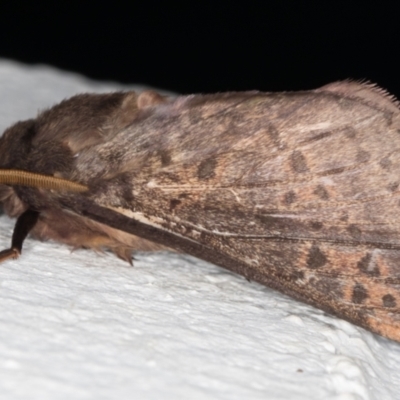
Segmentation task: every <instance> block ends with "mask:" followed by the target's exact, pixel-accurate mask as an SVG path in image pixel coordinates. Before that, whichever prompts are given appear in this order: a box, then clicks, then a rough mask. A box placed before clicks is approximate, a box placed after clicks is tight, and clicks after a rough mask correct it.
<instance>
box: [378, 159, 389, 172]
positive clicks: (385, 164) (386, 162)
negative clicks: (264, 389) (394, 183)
mask: <svg viewBox="0 0 400 400" xmlns="http://www.w3.org/2000/svg"><path fill="white" fill-rule="evenodd" d="M379 165H380V166H381V167H382V168H383V169H385V170H388V169H390V167H391V166H392V162H391V161H390V159H389V158H388V157H385V158H382V160H380V161H379Z"/></svg>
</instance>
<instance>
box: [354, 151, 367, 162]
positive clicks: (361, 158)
mask: <svg viewBox="0 0 400 400" xmlns="http://www.w3.org/2000/svg"><path fill="white" fill-rule="evenodd" d="M370 158H371V154H369V153H368V151H366V150H363V149H360V150H358V152H357V155H356V161H357V162H360V163H362V162H367V161H368V160H369V159H370Z"/></svg>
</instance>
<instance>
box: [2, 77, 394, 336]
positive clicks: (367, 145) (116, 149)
mask: <svg viewBox="0 0 400 400" xmlns="http://www.w3.org/2000/svg"><path fill="white" fill-rule="evenodd" d="M0 154H1V161H0V167H1V170H0V182H1V184H0V201H1V202H2V203H3V208H4V210H5V211H6V213H7V214H8V215H10V216H12V217H17V218H18V220H17V223H16V226H15V230H14V234H13V239H12V245H11V248H10V249H8V250H4V251H3V252H1V253H0V260H5V259H7V258H16V257H18V255H19V254H20V252H21V248H22V243H23V241H24V239H25V237H26V236H27V234H28V233H29V232H31V233H32V236H34V237H37V238H40V239H54V240H58V241H60V242H63V243H66V244H68V245H70V246H73V247H88V248H94V249H103V248H106V249H110V250H112V251H113V252H114V253H116V254H117V255H118V256H119V257H121V258H123V259H125V260H127V261H130V260H131V254H132V251H134V250H156V249H162V248H170V249H174V250H177V251H182V252H187V253H189V254H192V255H194V256H196V257H199V258H202V259H204V260H207V261H210V262H213V263H215V264H218V265H220V266H223V267H225V268H228V269H230V270H232V271H235V272H237V273H239V274H242V275H244V276H245V277H246V278H248V279H252V280H255V281H258V282H261V283H263V284H265V285H267V286H269V287H271V288H274V289H277V290H279V291H281V292H283V293H286V294H288V295H290V296H292V297H294V298H296V299H299V300H302V301H304V302H306V303H309V304H312V305H314V306H315V307H318V308H320V309H322V310H325V311H327V312H329V313H331V314H334V315H336V316H338V317H340V318H344V319H346V320H348V321H351V322H353V323H355V324H357V325H360V326H362V327H364V328H366V329H369V330H371V331H373V332H376V333H378V334H380V335H383V336H386V337H388V338H391V339H394V340H397V341H400V309H399V307H400V213H399V210H400V190H399V183H400V110H399V106H398V104H397V102H396V101H394V100H393V99H392V98H391V97H390V96H388V95H387V94H386V93H385V92H384V91H383V90H381V89H379V88H378V87H376V86H373V85H370V84H359V83H355V82H337V83H333V84H330V85H327V86H324V87H322V88H320V89H317V90H313V91H306V92H294V93H258V92H244V93H223V94H215V95H192V96H182V97H177V98H164V97H162V96H160V95H158V94H157V93H154V92H151V91H147V92H143V93H142V94H139V95H137V94H136V93H134V92H127V93H113V94H104V95H97V94H84V95H79V96H75V97H73V98H71V99H69V100H65V101H63V102H62V103H60V104H59V105H57V106H55V107H53V108H51V109H49V110H47V111H44V112H43V113H41V114H40V115H39V116H38V117H37V118H36V119H31V120H27V121H23V122H19V123H17V124H15V125H14V126H12V127H11V128H9V129H7V130H6V131H5V133H4V135H3V137H2V138H1V139H0Z"/></svg>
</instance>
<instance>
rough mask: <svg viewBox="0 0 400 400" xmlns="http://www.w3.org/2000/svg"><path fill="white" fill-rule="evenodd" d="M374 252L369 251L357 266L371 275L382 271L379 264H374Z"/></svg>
mask: <svg viewBox="0 0 400 400" xmlns="http://www.w3.org/2000/svg"><path fill="white" fill-rule="evenodd" d="M371 261H372V254H371V253H367V254H366V255H365V256H364V257H363V258H361V260H360V261H359V262H358V263H357V268H358V269H359V270H360V271H361V272H362V273H364V274H366V275H370V276H379V275H380V274H381V273H380V271H379V268H378V266H377V265H372V264H371Z"/></svg>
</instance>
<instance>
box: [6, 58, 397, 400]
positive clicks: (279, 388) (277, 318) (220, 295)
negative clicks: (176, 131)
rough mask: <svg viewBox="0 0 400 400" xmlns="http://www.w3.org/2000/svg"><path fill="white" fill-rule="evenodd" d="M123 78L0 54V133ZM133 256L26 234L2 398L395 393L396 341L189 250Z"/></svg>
mask: <svg viewBox="0 0 400 400" xmlns="http://www.w3.org/2000/svg"><path fill="white" fill-rule="evenodd" d="M133 79H134V77H133ZM121 88H128V87H126V86H125V87H123V86H121V85H118V84H112V83H107V84H106V83H97V82H92V81H89V80H87V79H85V78H83V77H81V76H78V75H75V74H71V73H66V72H61V71H57V70H55V69H53V68H49V67H45V66H37V67H28V66H23V65H20V64H17V63H13V62H10V61H7V60H0V130H1V131H3V130H4V128H6V127H7V126H8V125H10V124H11V123H13V122H15V121H17V120H20V119H26V118H30V117H34V116H35V115H36V113H37V111H38V110H40V109H43V108H47V107H50V106H51V105H53V104H55V103H56V102H59V101H60V100H62V99H64V98H66V97H69V96H71V95H73V94H76V93H79V92H87V91H96V92H98V91H110V90H116V89H121ZM136 88H137V86H136ZM0 224H1V229H0V248H1V249H2V248H6V247H8V246H9V244H10V238H11V234H12V229H13V225H14V221H12V220H10V219H8V218H6V217H5V216H3V217H1V218H0ZM135 257H136V261H135V266H134V267H133V268H132V267H130V266H128V265H127V264H126V263H124V262H122V261H121V260H119V259H117V258H116V257H115V256H113V255H111V254H104V255H98V254H95V253H94V252H92V251H85V250H79V251H75V252H73V253H71V251H70V249H68V248H67V247H65V246H62V245H59V244H57V243H41V242H38V241H35V240H33V239H27V240H26V242H25V245H24V251H23V255H22V257H21V258H20V259H19V260H18V261H9V262H6V263H4V264H2V265H1V266H0V398H1V399H7V400H14V399H24V400H25V399H30V400H34V399H40V400H46V399H68V400H70V399H96V400H100V399H119V400H124V399H227V400H228V399H229V400H233V399H241V400H242V399H269V400H273V399H285V400H289V399H296V400H299V399H307V400H311V399H318V400H320V399H340V400H351V399H352V400H353V399H354V400H355V399H377V400H378V399H379V400H385V399H399V398H400V345H399V344H396V343H394V342H391V341H389V340H385V339H383V338H381V337H378V336H375V335H373V334H371V333H369V332H366V331H365V330H363V329H361V328H357V327H355V326H353V325H351V324H349V323H347V322H345V321H341V320H339V319H336V318H333V317H330V316H327V315H325V314H324V313H322V312H320V311H318V310H316V309H314V308H312V307H308V306H306V305H303V304H301V303H298V302H296V301H294V300H291V299H289V298H287V297H286V296H283V295H281V294H279V293H277V292H274V291H272V290H269V289H267V288H265V287H263V286H261V285H258V284H256V283H249V282H247V281H246V280H245V279H244V278H242V277H240V276H237V275H234V274H231V273H230V272H227V271H225V270H223V269H221V268H218V267H216V266H213V265H210V264H207V263H205V262H203V261H199V260H197V259H195V258H192V257H189V256H186V255H176V254H170V253H147V254H145V253H140V254H137V255H136V256H135Z"/></svg>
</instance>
